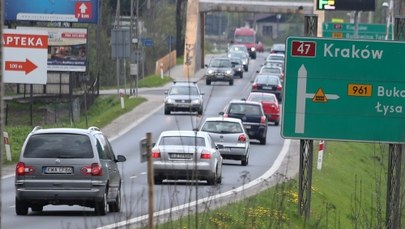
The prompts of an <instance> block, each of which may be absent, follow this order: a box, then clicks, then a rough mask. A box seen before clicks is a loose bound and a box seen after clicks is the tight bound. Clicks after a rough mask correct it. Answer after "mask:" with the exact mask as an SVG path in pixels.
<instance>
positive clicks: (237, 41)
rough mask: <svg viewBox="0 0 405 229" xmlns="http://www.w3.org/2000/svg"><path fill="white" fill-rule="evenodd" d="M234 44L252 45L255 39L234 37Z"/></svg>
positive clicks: (250, 36)
mask: <svg viewBox="0 0 405 229" xmlns="http://www.w3.org/2000/svg"><path fill="white" fill-rule="evenodd" d="M235 42H236V43H254V42H255V37H254V36H252V35H246V36H244V35H235Z"/></svg>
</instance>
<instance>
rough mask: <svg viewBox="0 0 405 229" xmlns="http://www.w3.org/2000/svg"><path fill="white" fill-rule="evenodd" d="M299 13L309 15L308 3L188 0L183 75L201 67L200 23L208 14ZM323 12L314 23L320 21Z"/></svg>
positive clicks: (201, 41) (202, 29) (309, 3)
mask: <svg viewBox="0 0 405 229" xmlns="http://www.w3.org/2000/svg"><path fill="white" fill-rule="evenodd" d="M221 11H222V12H252V13H270V14H271V13H274V14H276V13H291V14H293V13H299V14H313V13H314V3H313V1H312V0H309V1H305V2H304V1H272V0H267V1H247V0H188V5H187V23H186V36H185V48H184V65H183V66H184V69H183V74H184V75H185V76H187V77H189V76H190V75H191V74H194V73H195V72H196V71H198V70H199V69H201V68H204V35H205V34H204V24H205V23H204V22H205V14H206V13H208V12H221ZM322 13H323V12H320V14H321V15H322V18H321V16H318V17H319V20H318V28H322V26H321V25H319V23H321V22H322V21H323V14H322Z"/></svg>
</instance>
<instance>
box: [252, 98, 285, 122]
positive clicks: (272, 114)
mask: <svg viewBox="0 0 405 229" xmlns="http://www.w3.org/2000/svg"><path fill="white" fill-rule="evenodd" d="M247 101H255V102H261V103H262V106H263V110H264V114H265V115H266V117H267V120H268V121H269V122H274V125H276V126H278V125H279V123H280V106H279V103H278V100H277V97H276V95H274V94H273V93H265V92H251V93H250V94H249V96H248V98H247Z"/></svg>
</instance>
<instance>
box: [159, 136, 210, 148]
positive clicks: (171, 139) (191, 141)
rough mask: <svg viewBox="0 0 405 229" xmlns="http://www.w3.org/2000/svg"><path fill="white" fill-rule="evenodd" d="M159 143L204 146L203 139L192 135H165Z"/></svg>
mask: <svg viewBox="0 0 405 229" xmlns="http://www.w3.org/2000/svg"><path fill="white" fill-rule="evenodd" d="M159 145H175V146H195V145H197V146H205V139H204V138H202V137H194V136H166V137H162V139H160V142H159Z"/></svg>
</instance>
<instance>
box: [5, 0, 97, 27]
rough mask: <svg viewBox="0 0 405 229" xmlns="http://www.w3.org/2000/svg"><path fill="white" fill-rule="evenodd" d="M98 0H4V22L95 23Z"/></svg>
mask: <svg viewBox="0 0 405 229" xmlns="http://www.w3.org/2000/svg"><path fill="white" fill-rule="evenodd" d="M98 9H99V0H35V1H33V0H5V1H4V20H5V21H52V22H78V23H97V21H98Z"/></svg>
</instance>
